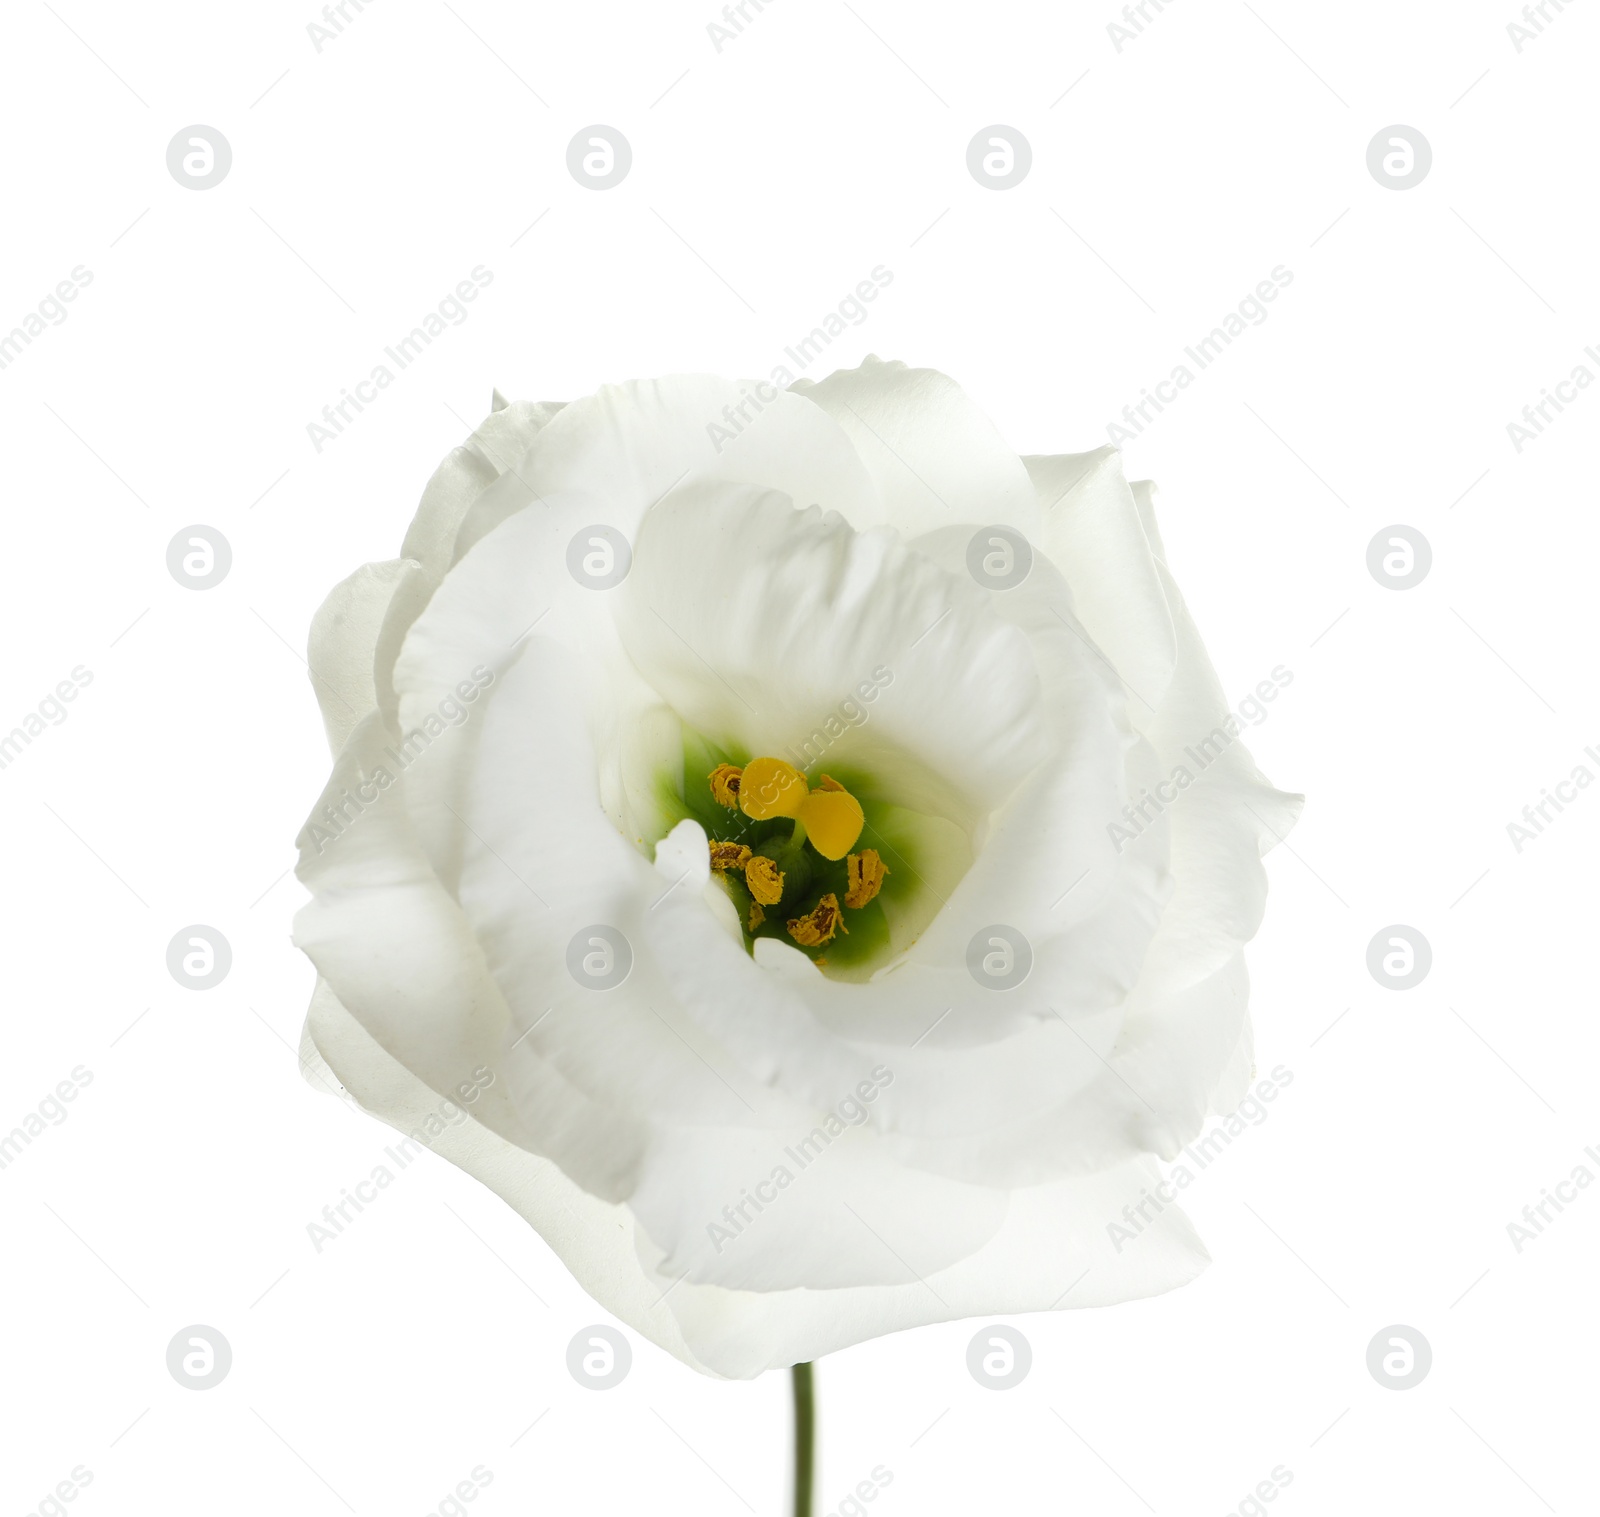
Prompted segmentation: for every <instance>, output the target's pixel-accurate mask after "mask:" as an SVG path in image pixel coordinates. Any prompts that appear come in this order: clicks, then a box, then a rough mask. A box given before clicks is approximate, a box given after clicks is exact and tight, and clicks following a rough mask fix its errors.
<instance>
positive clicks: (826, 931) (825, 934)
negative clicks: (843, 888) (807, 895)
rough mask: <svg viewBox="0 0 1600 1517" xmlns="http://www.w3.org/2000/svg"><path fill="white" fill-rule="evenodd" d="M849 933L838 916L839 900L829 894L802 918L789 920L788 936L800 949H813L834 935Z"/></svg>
mask: <svg viewBox="0 0 1600 1517" xmlns="http://www.w3.org/2000/svg"><path fill="white" fill-rule="evenodd" d="M849 931H850V929H849V928H848V927H846V926H845V925H844V919H843V918H842V917H841V916H840V915H839V898H838V897H837V896H836V895H833V894H832V893H831V892H830V893H829V894H828V895H825V896H823V898H822V899H821V900H820V901H818V902H817V904H816V905H815V906H813V907H812V908H811V910H810V911H808V912H807V913H806V914H805V915H804V916H803V917H790V918H789V936H790V937H791V938H793V939H794V940H795V942H797V943H798V944H799V945H800V946H801V947H802V948H815V947H817V946H818V945H819V944H822V943H826V942H828V941H829V940H830V939H832V937H833V935H834V933H836V932H844V933H848V932H849Z"/></svg>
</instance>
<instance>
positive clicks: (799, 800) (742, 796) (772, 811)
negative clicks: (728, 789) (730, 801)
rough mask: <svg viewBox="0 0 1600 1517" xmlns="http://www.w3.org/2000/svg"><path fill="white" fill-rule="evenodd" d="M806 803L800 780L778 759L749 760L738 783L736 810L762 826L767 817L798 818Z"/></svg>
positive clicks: (802, 777) (798, 772)
mask: <svg viewBox="0 0 1600 1517" xmlns="http://www.w3.org/2000/svg"><path fill="white" fill-rule="evenodd" d="M805 799H806V782H805V778H804V776H803V775H802V774H801V773H800V771H799V770H798V769H796V768H795V767H794V765H793V764H786V763H784V761H783V760H782V759H775V758H757V759H751V760H750V762H749V763H748V764H746V765H745V766H744V774H743V777H742V778H741V779H740V781H739V806H740V808H741V809H742V810H743V811H744V814H745V815H746V816H751V817H754V818H755V819H756V820H757V821H758V822H764V821H766V820H767V819H768V818H769V817H775V816H798V815H799V814H800V807H801V806H802V805H803V804H804V802H805Z"/></svg>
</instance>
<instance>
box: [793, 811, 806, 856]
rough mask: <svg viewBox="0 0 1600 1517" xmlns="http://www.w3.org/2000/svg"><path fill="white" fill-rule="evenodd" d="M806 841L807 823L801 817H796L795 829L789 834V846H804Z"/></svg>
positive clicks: (795, 847) (794, 847) (796, 847)
mask: <svg viewBox="0 0 1600 1517" xmlns="http://www.w3.org/2000/svg"><path fill="white" fill-rule="evenodd" d="M805 841H806V824H805V823H804V822H802V821H801V820H800V818H799V817H796V818H795V819H794V831H793V832H792V833H790V834H789V847H790V848H793V849H798V848H803V847H804V846H805Z"/></svg>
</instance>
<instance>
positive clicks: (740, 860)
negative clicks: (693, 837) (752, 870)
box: [709, 838, 750, 874]
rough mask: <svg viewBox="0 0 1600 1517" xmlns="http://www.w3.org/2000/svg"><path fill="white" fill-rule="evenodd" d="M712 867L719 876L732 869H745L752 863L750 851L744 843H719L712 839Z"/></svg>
mask: <svg viewBox="0 0 1600 1517" xmlns="http://www.w3.org/2000/svg"><path fill="white" fill-rule="evenodd" d="M709 841H710V845H711V867H712V868H713V869H715V870H716V872H717V873H718V874H726V873H727V872H728V871H729V870H730V869H743V868H744V866H745V865H746V864H748V863H749V862H750V850H749V849H748V848H746V847H745V845H744V844H743V843H719V842H718V841H717V840H716V839H715V838H711V839H710V840H709Z"/></svg>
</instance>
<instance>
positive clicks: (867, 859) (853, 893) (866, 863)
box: [712, 844, 889, 907]
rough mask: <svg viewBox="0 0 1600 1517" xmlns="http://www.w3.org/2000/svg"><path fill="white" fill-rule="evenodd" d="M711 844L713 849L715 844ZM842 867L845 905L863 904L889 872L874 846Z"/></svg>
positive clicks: (854, 855)
mask: <svg viewBox="0 0 1600 1517" xmlns="http://www.w3.org/2000/svg"><path fill="white" fill-rule="evenodd" d="M712 846H713V849H715V846H716V845H715V844H713V845H712ZM844 867H845V872H846V874H847V876H848V878H849V881H850V888H849V889H848V890H847V891H846V892H845V896H844V903H845V905H846V906H855V907H859V906H865V905H866V904H867V902H868V901H870V900H872V899H873V898H874V897H875V896H876V895H877V894H878V892H879V891H880V890H882V889H883V879H884V876H885V875H886V874H888V872H889V869H888V866H887V865H886V864H885V863H884V862H883V860H882V859H880V858H879V857H878V850H877V849H876V848H863V849H862V850H861V852H860V853H852V854H851V855H850V857H849V858H848V859H846V860H845V866H844Z"/></svg>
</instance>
